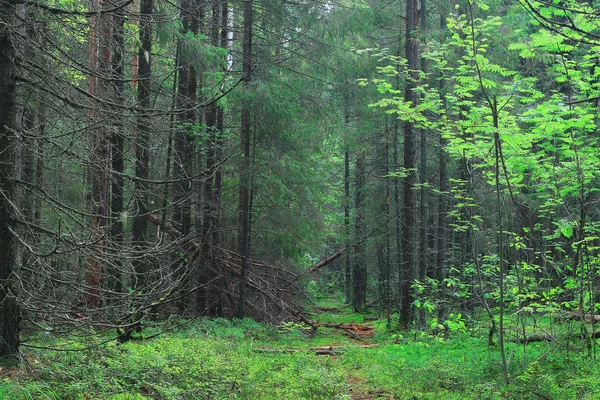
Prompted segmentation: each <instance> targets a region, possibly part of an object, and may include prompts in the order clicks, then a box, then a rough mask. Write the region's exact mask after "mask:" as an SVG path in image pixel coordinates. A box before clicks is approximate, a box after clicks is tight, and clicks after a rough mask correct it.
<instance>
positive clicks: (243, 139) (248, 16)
mask: <svg viewBox="0 0 600 400" xmlns="http://www.w3.org/2000/svg"><path fill="white" fill-rule="evenodd" d="M252 7H253V2H252V0H244V37H243V44H242V53H243V56H242V72H243V74H244V76H243V80H244V87H245V88H246V89H249V88H250V82H252V20H253V15H254V12H253V9H252ZM241 114H242V115H241V129H240V145H241V152H242V157H243V158H242V163H241V166H240V188H239V206H238V213H239V236H238V246H239V252H240V254H241V256H242V265H241V274H240V284H239V285H240V286H239V298H238V310H237V317H238V318H243V317H244V316H245V313H246V312H245V304H246V285H247V281H248V269H249V268H250V260H249V259H250V229H251V226H250V195H251V194H250V193H251V187H250V184H251V177H250V166H251V160H252V155H251V153H250V131H251V120H250V118H251V110H250V104H247V103H245V104H243V105H242V112H241Z"/></svg>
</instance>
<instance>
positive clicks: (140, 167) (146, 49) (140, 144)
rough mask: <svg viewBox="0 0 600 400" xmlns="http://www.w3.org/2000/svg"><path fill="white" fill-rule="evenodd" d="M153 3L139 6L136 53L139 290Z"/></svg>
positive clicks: (143, 273)
mask: <svg viewBox="0 0 600 400" xmlns="http://www.w3.org/2000/svg"><path fill="white" fill-rule="evenodd" d="M153 7H154V0H142V1H141V4H140V17H139V18H140V48H139V51H138V74H137V75H138V79H139V84H138V92H137V99H138V103H139V107H140V113H139V115H138V122H137V130H136V141H135V176H136V178H138V179H136V181H135V188H134V190H135V191H134V204H135V207H136V214H135V216H134V218H133V231H132V234H133V238H132V245H133V247H134V249H135V251H136V253H137V254H136V258H135V260H134V262H133V269H134V273H135V276H134V289H141V288H143V287H144V286H145V284H146V277H147V274H148V270H149V266H148V260H147V259H146V258H145V257H144V249H146V248H147V247H148V222H147V220H146V216H147V214H148V212H149V211H150V210H149V209H148V195H149V187H148V178H149V169H150V165H149V164H150V155H149V152H150V136H151V134H152V129H151V126H152V124H151V123H150V113H151V108H152V105H151V101H150V100H151V99H150V84H151V78H152V57H151V55H152V14H153Z"/></svg>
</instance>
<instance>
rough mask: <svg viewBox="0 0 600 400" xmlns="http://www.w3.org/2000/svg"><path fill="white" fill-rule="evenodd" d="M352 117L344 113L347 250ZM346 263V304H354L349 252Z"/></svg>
mask: <svg viewBox="0 0 600 400" xmlns="http://www.w3.org/2000/svg"><path fill="white" fill-rule="evenodd" d="M349 124H350V116H349V113H348V110H345V112H344V125H345V128H346V143H345V149H344V240H345V242H346V248H348V249H349V248H350V151H349V150H348V129H350V125H349ZM344 257H345V262H344V281H345V284H346V285H345V295H346V303H347V304H350V303H352V258H351V252H350V251H347V252H346V255H345V256H344Z"/></svg>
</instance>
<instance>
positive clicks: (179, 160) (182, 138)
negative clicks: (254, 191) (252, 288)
mask: <svg viewBox="0 0 600 400" xmlns="http://www.w3.org/2000/svg"><path fill="white" fill-rule="evenodd" d="M181 19H182V24H183V32H184V36H185V34H186V33H192V34H196V33H197V32H198V21H197V16H196V11H195V4H194V3H193V0H183V2H182V5H181ZM183 41H185V38H183V39H180V42H179V49H178V55H179V60H178V61H179V62H178V63H177V69H178V71H179V82H178V85H177V100H178V104H177V109H178V114H177V115H178V118H177V119H178V127H177V130H176V132H175V140H174V142H175V143H174V149H173V162H174V168H173V170H174V171H173V172H174V175H175V179H176V181H177V182H176V183H175V185H174V187H173V222H174V223H175V224H176V225H177V227H178V228H179V230H180V232H181V233H182V235H183V237H185V236H187V235H188V234H189V233H190V231H191V222H192V221H191V196H192V179H191V178H192V172H193V169H192V167H193V137H192V128H193V126H194V123H195V122H196V113H195V106H196V70H195V68H194V65H193V64H192V62H191V61H190V57H189V54H188V50H187V49H185V48H184V43H183ZM186 253H187V248H182V249H181V250H180V251H178V255H177V259H176V260H175V262H174V267H175V268H178V269H179V272H178V275H179V276H178V278H181V279H182V281H181V285H180V289H181V290H184V289H185V288H186V287H187V286H188V285H189V284H190V281H189V278H188V274H189V266H188V265H187V254H186ZM185 306H186V300H185V299H184V298H182V299H181V301H179V304H178V307H179V311H180V312H183V311H184V309H185Z"/></svg>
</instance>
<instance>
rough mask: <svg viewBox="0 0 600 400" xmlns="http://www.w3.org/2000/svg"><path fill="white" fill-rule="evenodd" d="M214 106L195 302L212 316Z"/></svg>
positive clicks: (213, 29)
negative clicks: (210, 286) (209, 284)
mask: <svg viewBox="0 0 600 400" xmlns="http://www.w3.org/2000/svg"><path fill="white" fill-rule="evenodd" d="M219 6H220V3H219V1H216V0H215V1H214V2H213V4H212V11H211V23H210V27H209V29H210V42H211V45H212V46H214V47H218V46H219V22H220V18H219V17H220V12H219V11H220V7H219ZM217 108H218V107H217V104H216V103H213V104H211V105H210V106H209V107H208V109H207V110H206V138H207V140H206V144H207V149H206V168H205V174H204V175H205V176H204V184H203V188H202V190H203V195H202V197H203V199H204V202H203V209H202V214H203V216H202V233H201V240H202V258H201V262H202V263H201V266H200V272H199V282H198V283H199V286H200V289H199V290H198V302H197V307H198V311H199V312H209V313H211V314H213V315H215V311H216V308H218V307H213V304H211V303H210V301H211V300H212V299H211V297H213V298H217V297H218V296H217V295H215V296H210V290H209V288H208V287H207V285H208V282H210V281H211V280H212V279H214V278H216V276H217V274H218V272H217V271H215V265H214V256H213V247H214V245H215V243H213V240H212V239H213V237H214V235H213V230H214V222H215V220H214V215H215V213H216V206H217V204H216V199H215V197H214V196H215V190H214V185H215V175H216V169H217V137H218V127H217Z"/></svg>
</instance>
